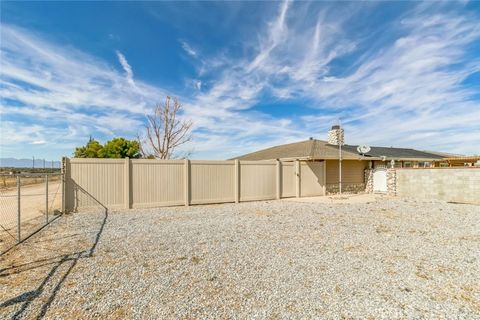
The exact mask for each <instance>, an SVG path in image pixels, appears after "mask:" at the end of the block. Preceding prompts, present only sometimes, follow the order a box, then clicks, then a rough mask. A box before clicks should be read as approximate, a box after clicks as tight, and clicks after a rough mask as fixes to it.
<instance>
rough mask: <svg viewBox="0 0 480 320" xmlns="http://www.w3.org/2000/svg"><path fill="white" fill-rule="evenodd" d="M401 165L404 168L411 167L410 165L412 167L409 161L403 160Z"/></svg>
mask: <svg viewBox="0 0 480 320" xmlns="http://www.w3.org/2000/svg"><path fill="white" fill-rule="evenodd" d="M403 166H404V167H405V168H411V167H413V164H412V163H411V162H410V161H405V162H404V163H403Z"/></svg>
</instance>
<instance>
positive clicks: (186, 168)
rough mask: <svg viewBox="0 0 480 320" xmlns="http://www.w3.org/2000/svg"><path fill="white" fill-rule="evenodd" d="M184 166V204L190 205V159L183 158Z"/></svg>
mask: <svg viewBox="0 0 480 320" xmlns="http://www.w3.org/2000/svg"><path fill="white" fill-rule="evenodd" d="M184 161H185V162H184V163H185V166H184V170H183V175H184V181H185V182H184V185H185V206H187V207H188V206H189V205H190V160H188V159H185V160H184Z"/></svg>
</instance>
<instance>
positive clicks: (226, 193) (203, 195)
mask: <svg viewBox="0 0 480 320" xmlns="http://www.w3.org/2000/svg"><path fill="white" fill-rule="evenodd" d="M190 197H191V198H190V199H191V200H190V203H191V204H202V203H221V202H234V201H235V162H234V161H201V160H192V161H190Z"/></svg>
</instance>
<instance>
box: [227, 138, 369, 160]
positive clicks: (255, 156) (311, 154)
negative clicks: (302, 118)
mask: <svg viewBox="0 0 480 320" xmlns="http://www.w3.org/2000/svg"><path fill="white" fill-rule="evenodd" d="M342 158H343V159H351V160H353V159H364V157H362V156H361V155H359V154H358V153H356V152H355V153H352V152H349V151H347V150H343V151H342ZM234 159H239V160H271V159H338V148H337V147H336V146H331V145H329V144H327V142H326V141H323V140H316V139H312V140H305V141H300V142H295V143H288V144H283V145H280V146H275V147H271V148H267V149H263V150H259V151H256V152H252V153H248V154H245V155H243V156H239V157H236V158H234Z"/></svg>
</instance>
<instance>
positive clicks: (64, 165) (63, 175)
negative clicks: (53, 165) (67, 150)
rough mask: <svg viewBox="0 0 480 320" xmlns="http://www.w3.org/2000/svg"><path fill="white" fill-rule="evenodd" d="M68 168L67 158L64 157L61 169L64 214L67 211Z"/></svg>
mask: <svg viewBox="0 0 480 320" xmlns="http://www.w3.org/2000/svg"><path fill="white" fill-rule="evenodd" d="M66 166H67V158H66V157H62V163H61V168H60V173H61V181H62V213H65V209H66V202H65V175H66Z"/></svg>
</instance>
